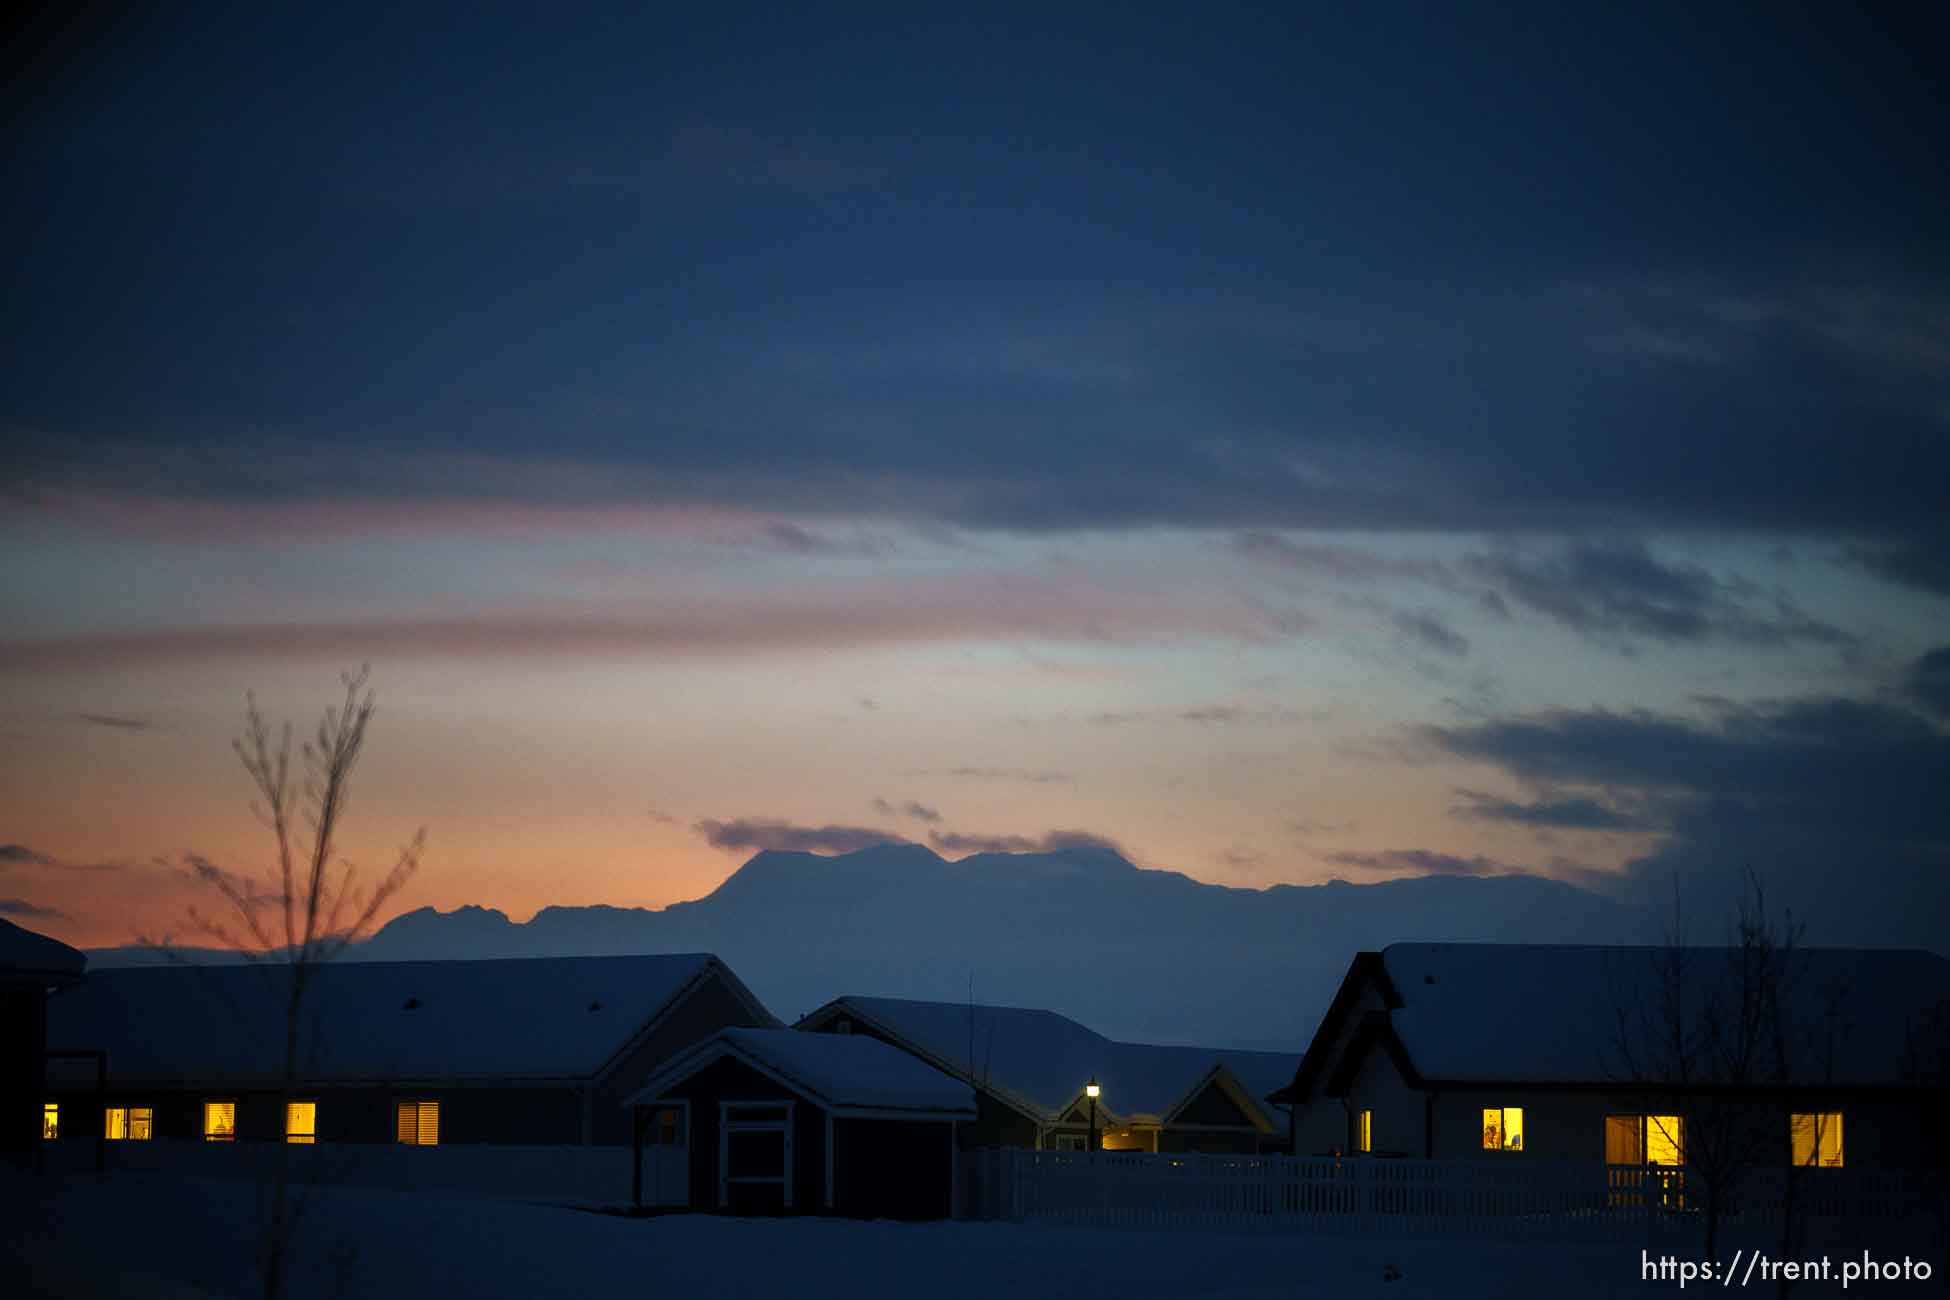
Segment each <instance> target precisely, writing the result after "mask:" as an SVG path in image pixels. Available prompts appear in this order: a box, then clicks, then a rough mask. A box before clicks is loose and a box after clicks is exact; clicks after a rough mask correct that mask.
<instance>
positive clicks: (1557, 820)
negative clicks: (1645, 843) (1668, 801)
mask: <svg viewBox="0 0 1950 1300" xmlns="http://www.w3.org/2000/svg"><path fill="white" fill-rule="evenodd" d="M1456 796H1457V798H1459V799H1461V800H1462V802H1461V803H1459V804H1457V805H1456V806H1455V807H1453V808H1451V809H1450V810H1449V815H1450V816H1451V817H1457V818H1461V819H1463V820H1466V821H1490V822H1513V823H1516V824H1518V825H1522V826H1536V827H1545V828H1549V829H1553V830H1584V831H1647V830H1657V829H1660V828H1661V827H1662V826H1663V824H1664V823H1663V822H1660V821H1658V820H1656V819H1653V818H1650V817H1648V816H1646V815H1645V814H1643V813H1639V812H1632V811H1628V810H1625V809H1621V808H1618V807H1615V806H1614V805H1612V804H1610V803H1607V802H1605V801H1602V800H1600V799H1596V798H1593V797H1590V796H1585V795H1560V796H1557V797H1554V798H1553V797H1547V798H1543V799H1539V800H1537V801H1535V802H1533V803H1521V802H1518V801H1516V800H1513V799H1504V798H1500V797H1498V796H1496V795H1492V794H1486V793H1484V792H1483V791H1481V790H1467V789H1461V788H1459V789H1457V790H1456Z"/></svg>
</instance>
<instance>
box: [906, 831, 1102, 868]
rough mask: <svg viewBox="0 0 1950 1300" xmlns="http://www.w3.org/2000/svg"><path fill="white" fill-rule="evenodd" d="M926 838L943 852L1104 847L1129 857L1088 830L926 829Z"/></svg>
mask: <svg viewBox="0 0 1950 1300" xmlns="http://www.w3.org/2000/svg"><path fill="white" fill-rule="evenodd" d="M928 842H929V843H931V844H933V845H934V847H936V848H937V849H940V850H941V851H942V852H943V853H963V854H969V853H1061V852H1063V851H1064V850H1066V849H1106V850H1109V851H1110V852H1112V853H1115V854H1116V855H1117V856H1119V857H1120V858H1124V859H1125V860H1126V861H1128V860H1129V856H1130V855H1128V854H1127V853H1125V852H1124V849H1123V847H1122V846H1120V845H1119V844H1118V843H1117V841H1116V840H1113V839H1111V838H1110V837H1109V836H1108V835H1098V834H1096V833H1094V832H1092V831H1048V832H1046V833H1044V834H1042V835H982V834H974V833H966V832H958V831H929V832H928Z"/></svg>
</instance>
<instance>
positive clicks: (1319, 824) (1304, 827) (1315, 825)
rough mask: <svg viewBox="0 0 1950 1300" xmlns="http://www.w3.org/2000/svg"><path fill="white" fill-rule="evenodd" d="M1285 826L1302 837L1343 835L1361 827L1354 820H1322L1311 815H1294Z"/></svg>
mask: <svg viewBox="0 0 1950 1300" xmlns="http://www.w3.org/2000/svg"><path fill="white" fill-rule="evenodd" d="M1286 828H1287V829H1288V830H1290V831H1292V832H1293V833H1294V834H1295V835H1298V836H1301V837H1302V838H1304V837H1306V836H1309V835H1345V834H1346V833H1348V832H1349V831H1356V830H1359V829H1361V823H1359V822H1355V821H1345V822H1324V821H1318V820H1316V819H1315V818H1312V817H1296V818H1294V819H1293V820H1292V821H1290V822H1288V823H1287V824H1286Z"/></svg>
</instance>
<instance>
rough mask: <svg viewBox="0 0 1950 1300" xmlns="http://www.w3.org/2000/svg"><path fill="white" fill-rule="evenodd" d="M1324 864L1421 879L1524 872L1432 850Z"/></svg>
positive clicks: (1335, 856)
mask: <svg viewBox="0 0 1950 1300" xmlns="http://www.w3.org/2000/svg"><path fill="white" fill-rule="evenodd" d="M1322 860H1323V861H1326V862H1332V863H1334V864H1335V865H1336V866H1342V867H1353V868H1354V869H1355V870H1357V871H1390V872H1408V873H1412V874H1414V875H1418V876H1505V875H1512V874H1516V873H1518V872H1520V871H1521V868H1519V867H1513V866H1511V865H1510V864H1509V863H1507V862H1498V861H1497V860H1496V859H1495V858H1487V857H1481V856H1478V857H1467V858H1466V857H1460V856H1458V855H1456V854H1453V853H1437V852H1434V851H1433V850H1430V849H1387V850H1384V851H1382V852H1380V853H1328V854H1323V855H1322Z"/></svg>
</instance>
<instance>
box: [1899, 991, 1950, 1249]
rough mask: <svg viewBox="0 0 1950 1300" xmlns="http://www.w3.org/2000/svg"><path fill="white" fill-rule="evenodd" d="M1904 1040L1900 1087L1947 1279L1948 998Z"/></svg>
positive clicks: (1949, 1173)
mask: <svg viewBox="0 0 1950 1300" xmlns="http://www.w3.org/2000/svg"><path fill="white" fill-rule="evenodd" d="M1905 1040H1906V1041H1905V1043H1904V1052H1903V1058H1904V1059H1903V1083H1904V1085H1905V1086H1906V1088H1907V1089H1908V1095H1909V1097H1910V1098H1911V1120H1912V1123H1913V1124H1914V1132H1915V1134H1916V1138H1917V1141H1918V1143H1919V1144H1920V1148H1921V1152H1922V1157H1923V1159H1922V1163H1923V1170H1922V1172H1923V1173H1924V1175H1925V1177H1926V1178H1927V1183H1926V1185H1925V1186H1926V1189H1927V1190H1926V1195H1927V1197H1928V1201H1929V1209H1930V1212H1931V1213H1933V1214H1934V1215H1935V1216H1936V1220H1937V1233H1938V1240H1939V1241H1940V1242H1941V1243H1942V1250H1941V1251H1940V1253H1939V1258H1938V1263H1937V1276H1938V1277H1950V1116H1946V1115H1945V1113H1944V1107H1943V1103H1942V1100H1941V1099H1942V1098H1943V1097H1944V1096H1945V1095H1946V1094H1950V999H1945V1000H1939V1001H1938V1002H1936V1003H1935V1004H1934V1005H1932V1006H1930V1007H1929V1008H1927V1009H1926V1010H1925V1011H1924V1012H1923V1014H1922V1015H1921V1016H1920V1017H1918V1018H1916V1019H1915V1020H1913V1021H1912V1022H1911V1023H1910V1024H1909V1026H1908V1027H1907V1029H1906V1032H1905Z"/></svg>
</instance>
